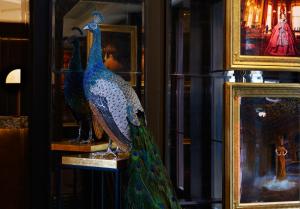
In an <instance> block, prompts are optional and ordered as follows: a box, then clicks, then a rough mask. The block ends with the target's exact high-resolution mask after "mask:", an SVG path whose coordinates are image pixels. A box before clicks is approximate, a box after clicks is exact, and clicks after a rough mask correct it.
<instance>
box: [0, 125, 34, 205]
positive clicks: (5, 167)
mask: <svg viewBox="0 0 300 209" xmlns="http://www.w3.org/2000/svg"><path fill="white" fill-rule="evenodd" d="M27 134H28V130H27V129H9V128H6V129H2V128H0V159H1V160H0V167H1V172H0V185H1V189H0V201H1V208H5V209H25V208H26V197H27V196H26V194H27V192H26V191H27V188H28V187H27V178H28V175H27V171H26V169H25V168H26V167H27V163H28V162H27V152H26V150H27V149H26V144H27Z"/></svg>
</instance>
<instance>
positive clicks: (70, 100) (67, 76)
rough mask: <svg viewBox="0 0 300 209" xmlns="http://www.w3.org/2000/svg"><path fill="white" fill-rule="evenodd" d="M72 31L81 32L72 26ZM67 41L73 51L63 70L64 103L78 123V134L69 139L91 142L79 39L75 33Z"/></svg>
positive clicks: (89, 112) (88, 109)
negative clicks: (66, 67)
mask: <svg viewBox="0 0 300 209" xmlns="http://www.w3.org/2000/svg"><path fill="white" fill-rule="evenodd" d="M72 31H73V32H79V34H80V35H82V34H83V33H82V31H81V29H80V28H78V27H73V28H72ZM67 41H68V42H69V43H70V44H72V46H73V51H72V57H71V59H70V62H69V69H68V70H66V71H65V72H64V96H65V102H66V105H67V106H68V107H69V109H70V110H71V112H72V114H73V116H74V118H75V119H76V121H77V122H78V124H79V130H78V136H77V138H76V139H75V140H71V141H73V142H74V141H75V142H80V143H91V142H93V137H92V126H91V111H90V107H89V104H88V102H87V100H86V98H85V95H84V91H83V75H84V71H83V69H82V65H81V58H80V41H79V38H78V36H77V35H73V36H71V37H70V38H68V39H67ZM86 133H88V136H83V135H87V134H86Z"/></svg>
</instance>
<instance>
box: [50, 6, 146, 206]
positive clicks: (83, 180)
mask: <svg viewBox="0 0 300 209" xmlns="http://www.w3.org/2000/svg"><path fill="white" fill-rule="evenodd" d="M94 12H100V13H101V14H102V16H103V20H102V22H101V23H99V24H98V22H97V24H98V25H99V27H100V31H101V50H102V54H101V55H102V57H101V58H100V57H98V58H99V59H102V60H103V63H104V65H105V67H106V68H108V69H109V70H111V71H113V72H114V73H116V74H117V75H119V76H121V77H122V78H123V79H124V80H126V81H127V82H128V83H129V84H131V86H132V87H133V88H134V90H135V91H136V93H137V95H138V97H139V99H140V100H141V102H142V103H143V102H144V88H145V86H146V82H145V81H144V51H145V50H144V48H145V44H144V38H145V35H144V1H142V0H104V1H103V0H95V1H86V0H78V1H68V0H57V1H53V5H52V39H51V46H52V53H51V63H52V64H51V144H52V151H53V152H52V155H51V156H52V159H53V161H52V165H51V174H52V182H51V185H52V188H51V202H52V203H51V204H52V207H55V205H56V206H58V205H59V204H63V205H64V206H65V207H70V208H75V207H80V208H89V207H93V205H98V204H102V205H104V207H105V208H111V207H112V205H113V202H114V200H113V199H112V198H113V197H111V198H105V201H104V202H101V203H100V200H99V198H98V197H97V195H99V191H100V183H99V182H98V180H97V179H99V178H97V177H99V175H100V174H98V173H97V174H96V173H94V172H84V171H79V170H77V171H76V169H74V170H75V171H70V170H68V169H63V170H62V171H61V177H62V178H61V180H62V184H61V186H60V188H59V189H61V190H60V196H59V195H58V192H57V190H58V186H57V172H56V171H57V167H58V166H59V165H60V163H61V157H62V155H64V154H65V155H72V154H77V153H80V152H86V150H88V151H90V152H92V151H93V150H94V151H95V149H97V150H98V149H100V150H104V149H106V147H105V146H102V143H107V141H108V137H107V136H104V137H102V138H101V139H100V138H97V134H96V133H95V132H94V131H92V139H93V140H94V141H87V140H89V139H91V135H90V134H91V132H90V126H91V121H89V120H85V116H86V115H85V116H82V115H81V116H78V115H79V113H80V114H82V113H81V112H80V111H81V110H82V109H84V108H86V106H83V105H81V106H80V107H79V108H77V107H78V106H76V105H75V104H74V103H76V102H78V101H79V102H80V103H81V102H82V101H83V100H84V99H83V98H82V97H84V96H85V95H84V92H83V76H84V72H85V69H86V68H87V66H88V64H89V63H88V60H89V58H88V57H89V55H90V49H91V46H92V44H93V38H95V37H93V35H92V33H91V32H90V31H88V30H84V29H83V28H84V26H86V24H88V23H90V22H93V21H94V16H93V13H94ZM75 71H76V72H75ZM71 91H73V92H71ZM70 92H71V93H70ZM82 99H83V100H82ZM85 102H86V101H85ZM77 104H78V103H77ZM81 104H82V103H81ZM81 108H82V109H81ZM84 114H85V113H84ZM87 114H88V113H87ZM79 117H80V118H79ZM83 118H84V119H83ZM77 139H80V140H78V141H76V140H77ZM62 144H63V146H60V145H62ZM100 145H101V146H100ZM66 146H68V147H69V148H70V146H71V147H73V148H74V147H75V148H74V149H73V148H71V149H69V148H66ZM76 146H77V147H76ZM78 147H80V148H78ZM82 147H84V148H82ZM85 148H87V149H86V150H85ZM103 178H104V182H106V183H105V185H106V186H107V187H105V188H108V189H110V188H114V187H113V182H112V181H111V178H112V174H111V173H107V174H105V175H104V177H103ZM93 183H95V184H98V186H93V185H92V184H93ZM93 191H95V192H93ZM58 197H61V199H60V200H62V201H61V203H60V202H59V201H57V199H58Z"/></svg>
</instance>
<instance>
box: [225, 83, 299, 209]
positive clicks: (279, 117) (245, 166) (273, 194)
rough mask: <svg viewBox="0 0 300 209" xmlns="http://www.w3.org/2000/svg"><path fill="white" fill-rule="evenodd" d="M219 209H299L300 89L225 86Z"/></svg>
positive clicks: (297, 85)
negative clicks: (221, 207)
mask: <svg viewBox="0 0 300 209" xmlns="http://www.w3.org/2000/svg"><path fill="white" fill-rule="evenodd" d="M225 98H226V101H225V104H226V111H225V121H226V122H225V124H226V127H225V165H226V167H225V171H224V172H225V190H224V198H225V209H250V208H251V209H255V208H273V209H285V208H286V209H287V208H300V199H299V197H300V85H299V84H265V83H264V84H255V83H226V85H225Z"/></svg>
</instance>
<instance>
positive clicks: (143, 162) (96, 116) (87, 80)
mask: <svg viewBox="0 0 300 209" xmlns="http://www.w3.org/2000/svg"><path fill="white" fill-rule="evenodd" d="M93 17H94V18H93V21H92V22H90V23H88V24H87V25H86V26H85V27H84V29H85V30H89V31H90V32H92V34H93V42H92V46H91V49H90V54H89V60H88V62H89V64H88V67H87V70H86V71H85V75H84V91H85V94H86V98H87V100H88V102H89V104H90V108H91V111H92V115H93V123H94V130H95V132H99V133H102V128H101V127H103V130H104V131H105V132H106V133H107V134H108V136H109V138H110V140H112V141H113V142H115V143H116V145H117V146H118V147H119V149H120V151H124V152H128V151H130V152H131V155H130V163H129V168H128V169H129V172H128V174H129V181H128V185H127V189H126V194H125V199H126V206H125V208H128V209H156V208H157V209H178V208H180V206H179V204H178V201H177V199H176V197H175V192H174V189H173V187H172V184H171V181H170V178H169V176H168V174H167V172H166V169H165V167H164V166H163V163H162V160H161V158H160V155H159V152H158V149H157V147H156V145H155V144H154V142H153V139H152V137H151V135H150V134H149V132H148V130H147V128H146V122H145V117H144V110H143V108H142V105H141V103H140V101H139V99H138V97H137V95H136V93H135V91H134V90H133V88H132V87H131V86H130V84H129V83H127V82H126V81H125V80H124V79H122V78H121V77H120V76H118V75H116V74H114V73H113V72H111V71H110V70H108V69H107V68H106V67H105V66H104V64H103V61H102V51H101V34H100V28H99V26H98V25H99V24H100V23H101V22H102V21H103V16H102V15H101V14H100V13H99V12H94V13H93ZM90 63H93V64H90ZM98 129H99V130H98ZM97 130H98V131H97ZM109 144H110V143H109ZM108 152H112V151H111V150H110V149H109V148H108Z"/></svg>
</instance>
